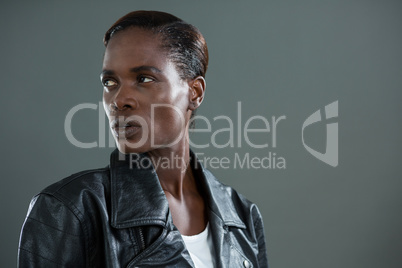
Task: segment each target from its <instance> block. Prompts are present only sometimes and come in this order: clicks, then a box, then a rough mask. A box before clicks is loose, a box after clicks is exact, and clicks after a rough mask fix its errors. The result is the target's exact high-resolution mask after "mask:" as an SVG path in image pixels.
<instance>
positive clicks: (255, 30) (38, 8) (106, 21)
mask: <svg viewBox="0 0 402 268" xmlns="http://www.w3.org/2000/svg"><path fill="white" fill-rule="evenodd" d="M217 2H218V1H147V2H146V1H108V2H105V1H87V2H78V1H77V2H73V1H68V2H61V1H40V2H39V1H13V2H11V1H2V3H1V5H0V7H1V8H0V25H1V29H2V30H1V44H0V46H1V50H0V58H1V65H0V68H1V72H0V76H1V79H0V81H1V91H2V94H1V95H2V97H1V100H0V104H1V105H0V107H1V108H2V112H1V113H0V116H1V130H2V131H1V148H2V154H1V162H0V163H1V169H2V174H3V175H2V181H1V185H2V186H1V190H0V191H1V193H0V208H1V243H0V246H1V248H0V252H1V257H0V260H1V261H0V262H1V267H14V266H15V263H16V254H17V247H18V238H19V231H20V228H21V226H22V223H23V221H24V218H25V215H26V212H27V209H28V204H29V201H30V199H31V198H32V196H33V195H34V194H36V193H37V192H39V191H40V190H41V189H43V188H44V187H46V186H47V185H49V184H51V183H53V182H56V181H57V180H60V179H62V178H63V177H66V176H68V175H70V174H72V173H75V172H78V171H81V170H84V169H90V168H96V167H103V166H106V165H107V164H108V161H109V152H110V151H111V150H112V148H94V149H80V148H77V147H74V146H73V145H72V144H71V143H69V141H68V140H67V138H66V136H65V132H64V119H65V116H66V114H67V112H68V111H69V110H70V109H71V108H72V107H74V106H75V105H77V104H80V103H86V102H87V103H94V104H98V102H99V101H101V93H102V87H101V85H100V81H99V73H100V70H101V62H102V54H103V51H104V48H103V45H102V37H103V34H104V32H105V31H106V30H107V28H108V27H109V26H110V25H111V24H112V23H113V22H114V21H115V20H116V19H118V18H119V17H120V16H122V15H124V14H126V13H127V12H129V11H131V10H136V9H155V10H161V11H167V12H171V13H173V14H175V15H176V16H179V17H180V18H182V19H184V20H186V21H188V22H190V23H192V24H194V25H196V26H197V27H198V28H199V29H200V30H201V32H202V33H203V34H204V36H205V38H206V40H207V42H208V45H209V49H210V67H209V70H208V73H207V94H206V99H205V102H204V103H203V105H202V107H201V108H200V110H199V111H198V114H200V115H204V116H206V117H207V118H209V119H211V120H212V122H213V118H214V117H215V116H218V115H227V116H230V117H231V118H234V119H235V118H236V113H237V112H236V107H237V102H238V101H241V102H242V110H243V113H242V117H243V124H244V122H245V120H246V119H247V118H249V117H250V116H253V115H262V116H264V117H267V118H268V119H270V118H271V117H272V116H276V117H278V116H281V115H286V117H287V118H286V120H284V121H281V122H280V123H279V125H278V130H277V135H278V137H277V147H276V148H272V147H271V146H270V147H269V148H266V149H253V148H251V147H250V146H247V145H245V144H244V139H243V146H242V147H241V148H238V147H235V148H223V149H218V148H212V147H210V148H207V149H203V150H197V152H203V153H205V155H208V156H217V157H223V156H227V157H229V158H233V155H234V153H239V154H241V155H244V154H245V153H247V152H249V153H250V155H251V156H259V157H262V156H265V155H267V153H268V152H272V153H276V154H277V155H278V156H282V157H284V158H285V159H286V169H284V170H278V169H251V168H250V169H213V170H212V171H213V172H214V174H215V175H216V176H217V177H218V178H219V179H220V180H221V181H222V182H224V183H226V184H229V185H231V186H233V187H234V188H236V189H237V190H238V191H239V192H241V193H243V194H244V195H246V196H247V197H248V198H249V199H250V200H252V201H254V202H256V203H257V204H258V206H259V207H260V210H261V212H262V214H263V217H264V222H265V228H266V237H267V245H268V254H269V262H270V266H271V267H273V268H280V267H286V268H291V267H298V268H304V267H305V268H311V267H313V268H315V267H317V268H320V267H326V268H332V267H350V268H352V267H365V268H369V267H390V268H391V267H402V252H401V250H402V230H401V227H402V213H401V204H402V195H401V189H402V182H401V171H402V168H401V163H400V160H401V157H402V154H401V148H402V147H401V145H402V141H401V135H402V127H401V119H400V116H401V103H402V102H401V99H402V94H401V89H402V88H401V86H402V53H401V47H402V29H401V28H402V27H401V26H402V24H401V22H402V14H401V11H402V3H401V2H400V1H379V0H378V1H357V0H354V1H220V2H219V3H217ZM336 100H338V101H339V118H338V119H337V120H335V121H337V122H339V166H338V167H336V168H333V167H330V166H329V165H327V164H325V163H323V162H321V161H319V160H317V159H316V158H314V157H313V156H312V155H310V154H309V153H308V152H307V151H306V150H305V149H304V147H303V144H302V142H301V126H302V124H303V122H304V120H305V119H306V118H307V117H308V116H309V115H310V114H312V113H313V112H315V111H316V110H318V109H320V108H323V107H324V106H325V105H327V104H329V103H331V102H333V101H336ZM97 116H98V114H97V111H95V110H83V111H81V112H79V113H77V116H76V117H74V120H73V125H72V127H73V133H74V135H75V136H76V137H77V138H78V139H79V140H81V141H86V142H90V141H94V140H96V139H97V135H98V117H97ZM257 125H258V122H256V126H255V127H261V125H260V126H257ZM199 127H200V128H201V127H204V126H203V125H202V123H200V124H199ZM221 127H227V124H225V122H224V121H215V122H213V124H212V128H213V131H215V130H217V129H219V128H221ZM236 127H237V126H236V125H235V128H236ZM106 131H107V130H105V133H106ZM224 135H225V134H222V136H221V137H220V138H221V140H222V141H223V142H222V143H224V141H226V140H227V138H225V137H224ZM236 135H237V134H236ZM236 135H235V137H237V136H236ZM193 136H194V137H193V139H194V141H197V142H199V143H201V142H204V141H208V140H209V138H210V137H209V136H208V135H207V136H206V134H202V133H200V134H199V135H198V134H195V135H193ZM250 137H251V139H252V141H254V142H255V143H265V142H268V143H270V139H271V136H270V135H269V134H266V133H265V134H263V133H257V134H252V135H250ZM306 142H307V143H308V144H309V145H310V146H311V147H313V148H315V149H317V150H319V149H320V150H321V151H323V150H324V147H325V123H324V122H322V123H319V124H316V125H314V126H311V128H309V129H308V130H306Z"/></svg>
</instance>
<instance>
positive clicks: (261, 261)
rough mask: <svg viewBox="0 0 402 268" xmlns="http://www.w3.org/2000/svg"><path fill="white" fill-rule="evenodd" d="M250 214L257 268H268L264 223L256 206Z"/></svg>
mask: <svg viewBox="0 0 402 268" xmlns="http://www.w3.org/2000/svg"><path fill="white" fill-rule="evenodd" d="M252 213H253V219H254V228H255V235H256V238H257V242H258V255H257V259H258V265H259V267H264V268H268V256H267V248H266V244H265V234H264V223H263V220H262V216H261V213H260V211H259V209H258V207H257V206H256V205H254V207H253V211H252Z"/></svg>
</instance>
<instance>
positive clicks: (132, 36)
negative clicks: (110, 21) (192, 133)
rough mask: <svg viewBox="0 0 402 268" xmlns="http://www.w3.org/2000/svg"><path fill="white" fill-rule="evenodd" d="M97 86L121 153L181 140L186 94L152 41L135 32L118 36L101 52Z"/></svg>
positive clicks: (144, 33)
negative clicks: (101, 85)
mask: <svg viewBox="0 0 402 268" xmlns="http://www.w3.org/2000/svg"><path fill="white" fill-rule="evenodd" d="M101 81H102V84H103V87H104V90H103V105H104V108H105V111H106V114H107V116H108V118H109V123H110V127H111V130H112V133H113V135H114V138H115V140H116V143H117V147H118V148H119V150H120V151H121V152H123V153H143V152H148V151H151V150H154V149H157V148H166V147H169V146H175V145H176V144H178V143H180V142H181V141H182V140H183V139H184V138H185V133H187V130H186V128H187V123H188V120H189V118H190V115H191V110H190V108H189V107H190V106H191V105H190V99H191V96H190V95H191V88H190V86H189V82H188V81H184V80H183V79H181V78H180V75H179V73H178V72H177V70H176V68H175V66H174V64H173V63H172V62H171V61H170V60H169V59H168V57H167V54H166V52H165V51H163V50H162V49H161V48H160V40H159V37H158V36H157V35H155V34H152V33H150V32H147V31H146V30H142V29H139V28H135V27H133V28H129V29H125V30H123V31H121V32H117V33H116V34H115V35H114V36H113V38H112V39H111V40H110V41H109V43H108V45H107V48H106V51H105V56H104V60H103V70H102V74H101Z"/></svg>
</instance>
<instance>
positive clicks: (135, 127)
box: [110, 118, 141, 139]
mask: <svg viewBox="0 0 402 268" xmlns="http://www.w3.org/2000/svg"><path fill="white" fill-rule="evenodd" d="M110 126H111V129H112V132H113V134H114V135H115V136H116V137H117V138H126V139H127V138H130V137H131V136H133V135H134V134H136V133H137V132H138V131H139V130H140V128H141V125H140V124H139V123H138V122H137V121H135V120H129V121H127V119H124V118H119V119H114V120H113V121H112V122H111V123H110Z"/></svg>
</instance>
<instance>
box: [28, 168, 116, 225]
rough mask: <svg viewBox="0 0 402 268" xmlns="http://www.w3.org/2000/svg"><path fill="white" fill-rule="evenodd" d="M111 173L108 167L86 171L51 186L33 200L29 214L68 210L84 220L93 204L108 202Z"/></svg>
mask: <svg viewBox="0 0 402 268" xmlns="http://www.w3.org/2000/svg"><path fill="white" fill-rule="evenodd" d="M109 173H110V172H109V168H108V167H105V168H99V169H92V170H85V171H81V172H77V173H75V174H72V175H70V176H68V177H66V178H64V179H61V180H60V181H58V182H56V183H53V184H51V185H49V186H48V187H46V188H45V189H43V190H42V191H41V192H40V193H38V194H37V195H36V196H34V197H33V198H32V200H31V204H30V208H29V211H28V214H32V213H33V212H35V214H37V213H42V212H43V211H45V209H44V208H46V210H52V211H54V212H57V211H62V210H66V211H70V212H69V213H70V214H74V215H75V216H76V217H77V218H78V219H80V220H82V217H83V215H84V214H85V209H88V208H89V207H90V204H91V203H105V202H106V199H107V195H108V193H109V191H110V182H109V181H110V179H109V178H110V176H109ZM94 200H98V201H97V202H93V201H94ZM99 201H100V202H99Z"/></svg>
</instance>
